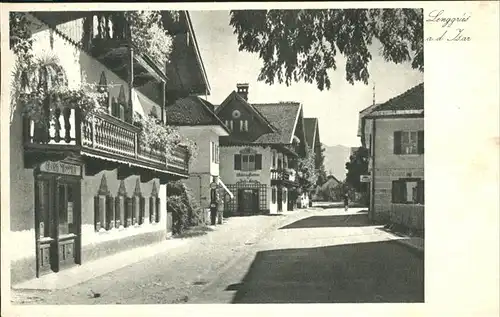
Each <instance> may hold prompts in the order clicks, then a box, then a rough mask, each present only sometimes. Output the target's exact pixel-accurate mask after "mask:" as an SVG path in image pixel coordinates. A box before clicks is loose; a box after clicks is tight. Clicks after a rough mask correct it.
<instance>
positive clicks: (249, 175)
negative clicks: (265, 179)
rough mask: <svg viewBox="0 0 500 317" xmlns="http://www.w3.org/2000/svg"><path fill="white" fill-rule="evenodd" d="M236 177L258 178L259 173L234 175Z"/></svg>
mask: <svg viewBox="0 0 500 317" xmlns="http://www.w3.org/2000/svg"><path fill="white" fill-rule="evenodd" d="M236 176H238V177H252V176H260V174H259V173H251V172H249V173H236Z"/></svg>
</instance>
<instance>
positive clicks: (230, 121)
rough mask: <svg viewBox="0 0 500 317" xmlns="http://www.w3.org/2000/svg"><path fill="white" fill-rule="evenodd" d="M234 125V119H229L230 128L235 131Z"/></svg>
mask: <svg viewBox="0 0 500 317" xmlns="http://www.w3.org/2000/svg"><path fill="white" fill-rule="evenodd" d="M233 129H234V126H233V120H229V130H231V131H233Z"/></svg>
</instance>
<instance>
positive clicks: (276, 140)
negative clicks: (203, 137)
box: [215, 84, 307, 215]
mask: <svg viewBox="0 0 500 317" xmlns="http://www.w3.org/2000/svg"><path fill="white" fill-rule="evenodd" d="M248 89H249V87H248V84H238V85H237V91H233V92H231V93H230V94H229V96H228V97H227V98H226V99H225V100H224V101H223V102H222V104H221V105H220V106H218V107H217V108H216V110H215V111H216V114H217V115H218V116H219V118H220V119H221V120H222V121H223V122H224V123H225V125H226V127H228V129H229V131H230V134H229V136H221V137H220V138H219V141H220V177H221V179H222V180H223V181H224V182H225V183H226V185H227V187H228V188H229V190H230V191H231V192H232V193H234V197H233V198H230V197H225V201H224V210H225V211H226V212H227V213H228V214H230V215H235V214H256V213H279V212H282V211H286V210H291V209H293V207H294V205H295V202H296V200H297V197H298V196H299V193H298V191H297V188H298V185H299V183H298V175H297V171H296V163H297V158H298V157H303V156H304V155H305V154H306V148H307V143H306V140H305V134H304V119H303V114H302V104H300V103H297V102H278V103H265V104H252V103H250V102H249V101H248Z"/></svg>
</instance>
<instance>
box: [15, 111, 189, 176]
mask: <svg viewBox="0 0 500 317" xmlns="http://www.w3.org/2000/svg"><path fill="white" fill-rule="evenodd" d="M56 113H58V114H59V115H58V116H57V118H54V119H53V120H51V122H50V125H48V124H45V125H43V126H42V125H40V124H35V122H34V121H32V120H30V119H29V118H27V117H25V118H24V127H23V128H24V148H25V158H26V161H27V162H28V164H34V163H40V160H43V158H42V157H49V158H57V156H60V157H65V156H68V155H70V154H76V155H82V156H84V157H94V158H98V159H102V160H105V161H108V162H112V163H114V164H115V165H123V166H132V167H134V168H138V169H139V170H143V169H146V170H150V171H153V172H154V173H160V174H170V175H176V176H179V177H187V174H188V151H187V148H186V147H183V146H180V145H179V146H177V147H176V148H175V149H174V150H173V151H172V152H171V155H170V156H169V159H168V160H167V156H166V155H165V152H164V151H161V150H158V149H152V148H150V147H148V146H147V145H146V144H144V143H143V142H141V141H140V138H139V135H140V128H138V127H136V126H134V125H132V124H130V123H127V122H124V121H122V120H120V119H118V118H116V117H113V116H111V115H108V114H105V113H103V114H99V115H96V116H94V117H93V120H90V119H86V120H81V119H80V115H79V111H78V110H76V109H74V108H70V107H64V108H62V109H60V111H57V112H56ZM47 126H48V127H47ZM132 169H133V168H131V170H132Z"/></svg>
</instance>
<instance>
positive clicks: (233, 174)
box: [220, 146, 271, 197]
mask: <svg viewBox="0 0 500 317" xmlns="http://www.w3.org/2000/svg"><path fill="white" fill-rule="evenodd" d="M245 148H247V147H246V146H224V147H221V148H220V177H221V178H222V181H223V182H224V183H226V184H235V183H236V182H238V181H240V180H252V181H258V182H260V183H262V184H270V182H271V148H269V147H265V148H263V147H260V146H254V147H251V148H252V149H253V150H255V151H256V153H258V154H261V155H262V169H261V170H258V171H252V172H244V171H236V170H234V155H235V154H240V151H241V150H243V149H245ZM269 197H270V196H269Z"/></svg>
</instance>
